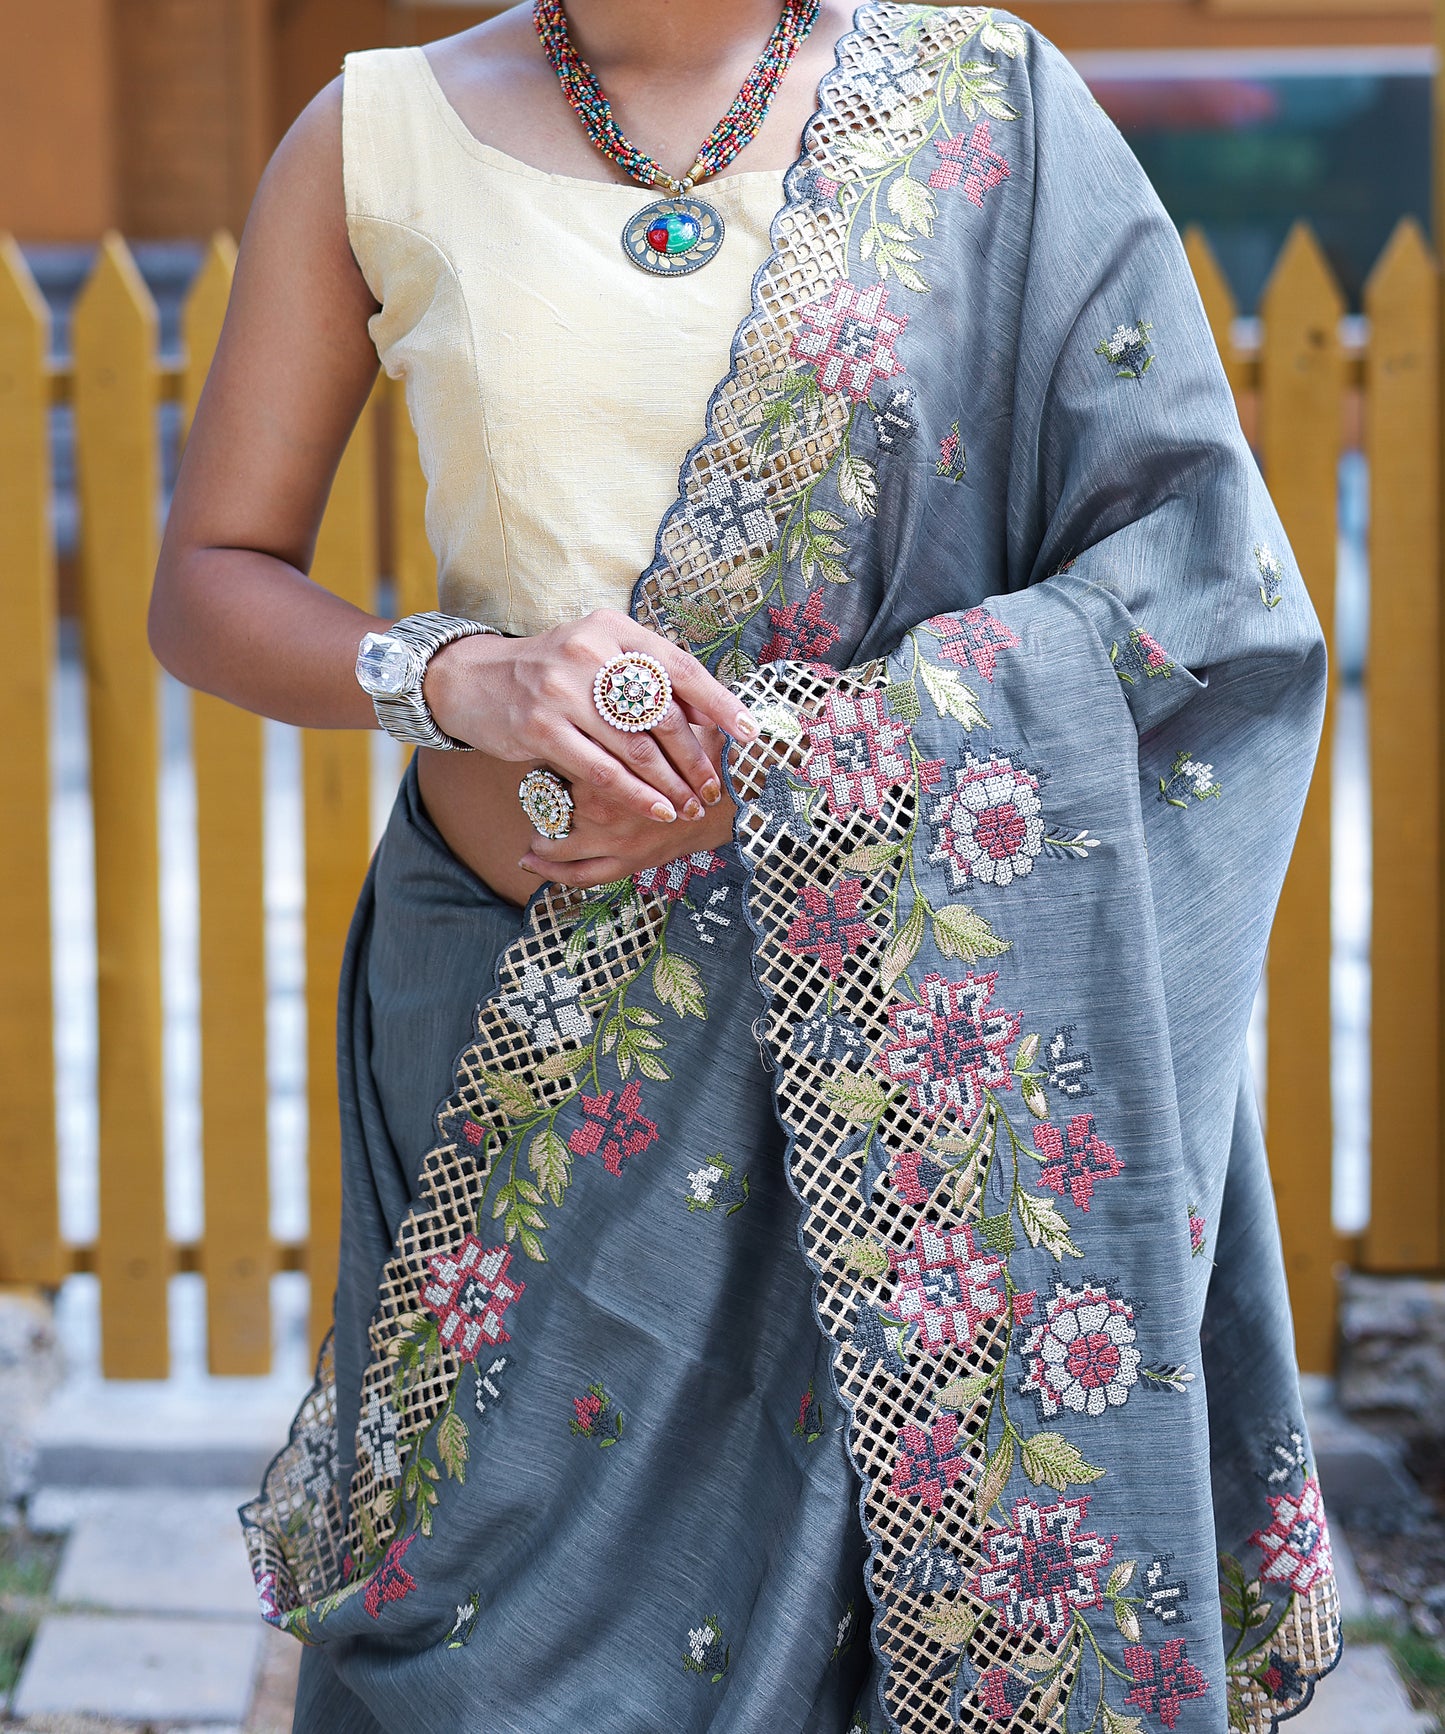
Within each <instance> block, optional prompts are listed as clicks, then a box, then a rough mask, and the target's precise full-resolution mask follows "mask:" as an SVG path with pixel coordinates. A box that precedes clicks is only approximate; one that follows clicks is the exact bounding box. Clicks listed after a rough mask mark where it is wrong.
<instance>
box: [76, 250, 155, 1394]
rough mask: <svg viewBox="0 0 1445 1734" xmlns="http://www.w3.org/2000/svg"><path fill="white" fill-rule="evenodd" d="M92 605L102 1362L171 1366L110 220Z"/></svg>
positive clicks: (88, 335)
mask: <svg viewBox="0 0 1445 1734" xmlns="http://www.w3.org/2000/svg"><path fill="white" fill-rule="evenodd" d="M73 330H74V350H75V437H76V463H77V470H78V475H79V482H80V525H81V609H82V631H83V635H84V641H85V667H86V678H87V684H86V691H87V699H88V704H89V712H90V777H91V792H92V798H93V802H94V813H95V928H96V954H97V958H96V975H97V986H98V995H97V997H98V1013H99V1042H100V1065H99V1077H98V1093H99V1105H100V1245H99V1249H98V1252H97V1258H96V1268H97V1271H98V1273H99V1276H100V1285H101V1314H100V1316H101V1364H102V1367H103V1369H104V1371H105V1373H106V1374H107V1376H109V1377H111V1378H130V1379H146V1378H153V1379H162V1378H164V1377H165V1376H166V1374H167V1373H168V1372H169V1371H170V1352H169V1340H168V1334H167V1321H166V1279H167V1277H168V1275H169V1272H170V1251H169V1247H168V1245H167V1239H166V1196H165V1119H164V1102H163V1090H162V1079H161V958H160V949H161V933H160V889H159V837H158V828H157V799H158V791H157V782H158V778H159V774H160V726H159V690H158V670H157V667H156V663H155V660H154V658H153V657H152V656H151V653H150V648H149V644H148V642H147V638H146V610H147V605H148V602H149V598H150V588H151V580H152V578H153V577H154V574H155V564H156V552H157V536H156V511H157V503H158V500H159V496H160V476H159V453H158V444H159V441H158V431H157V410H158V407H159V377H158V374H157V368H156V310H155V304H154V303H153V302H152V300H151V298H150V294H149V292H148V291H147V289H146V286H145V284H144V282H143V281H142V280H141V275H140V272H139V271H138V270H137V269H136V266H135V261H134V260H133V259H132V258H131V256H130V253H129V252H128V250H127V248H126V245H125V242H124V241H122V240H121V238H120V236H119V235H117V234H115V233H114V232H112V233H110V234H107V235H106V237H105V239H104V240H103V242H102V243H101V249H100V257H99V259H98V261H97V263H96V267H95V270H94V272H93V273H92V275H91V278H90V281H89V282H88V283H87V284H86V286H85V288H84V290H83V291H82V292H81V295H80V298H79V300H78V301H77V303H76V307H75V319H74V327H73Z"/></svg>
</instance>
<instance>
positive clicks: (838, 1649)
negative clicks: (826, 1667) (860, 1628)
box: [828, 1602, 854, 1662]
mask: <svg viewBox="0 0 1445 1734" xmlns="http://www.w3.org/2000/svg"><path fill="white" fill-rule="evenodd" d="M853 1625H854V1621H853V1604H852V1602H849V1603H848V1606H847V1607H846V1608H845V1609H844V1610H843V1613H842V1615H841V1616H840V1617H839V1620H838V1625H837V1629H836V1630H835V1631H834V1633H833V1654H832V1655H831V1656H829V1658H828V1660H829V1661H830V1662H836V1661H837V1660H838V1658H839V1656H841V1655H842V1654H843V1652H844V1650H846V1649H847V1648H848V1646H849V1645H850V1644H851V1643H852V1642H853Z"/></svg>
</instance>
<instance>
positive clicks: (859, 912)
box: [783, 874, 873, 979]
mask: <svg viewBox="0 0 1445 1734" xmlns="http://www.w3.org/2000/svg"><path fill="white" fill-rule="evenodd" d="M872 938H873V928H872V927H871V926H870V925H869V923H868V921H867V920H866V919H865V917H864V915H863V881H862V880H861V879H854V878H851V877H849V876H848V875H846V874H845V875H844V877H843V878H841V879H840V880H839V881H838V883H837V884H836V885H835V886H834V887H833V888H832V890H831V891H824V890H823V888H822V886H820V885H805V886H804V887H803V889H802V891H801V892H800V893H799V894H798V912H797V914H796V915H795V916H794V917H793V919H792V921H791V923H790V924H789V927H788V931H787V933H786V934H785V935H784V937H783V944H784V945H785V946H786V947H787V949H788V950H789V951H791V952H792V953H793V954H794V956H796V957H816V958H817V959H818V961H819V963H821V964H822V966H823V968H824V969H826V970H827V972H828V974H829V975H830V976H833V977H834V978H835V979H836V978H837V977H838V976H840V975H841V974H842V973H843V966H844V964H845V963H846V962H847V961H848V959H849V958H850V957H851V956H852V955H853V953H854V952H855V951H858V950H860V949H861V948H862V947H863V946H865V945H866V944H867V943H868V941H869V940H870V939H872Z"/></svg>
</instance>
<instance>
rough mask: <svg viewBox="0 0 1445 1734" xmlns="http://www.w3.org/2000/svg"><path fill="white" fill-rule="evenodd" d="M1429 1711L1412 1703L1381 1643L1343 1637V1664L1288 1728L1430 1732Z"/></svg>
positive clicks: (1337, 1733)
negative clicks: (1413, 1705) (1421, 1709)
mask: <svg viewBox="0 0 1445 1734" xmlns="http://www.w3.org/2000/svg"><path fill="white" fill-rule="evenodd" d="M1433 1727H1434V1722H1433V1720H1432V1718H1431V1717H1429V1716H1427V1715H1425V1714H1424V1713H1423V1712H1422V1711H1419V1710H1416V1709H1414V1708H1413V1707H1412V1705H1411V1703H1410V1700H1409V1697H1408V1696H1407V1695H1406V1692H1405V1688H1404V1686H1402V1685H1401V1683H1400V1676H1399V1675H1398V1674H1397V1673H1396V1672H1395V1665H1394V1663H1393V1662H1392V1661H1391V1660H1390V1653H1389V1651H1388V1650H1386V1649H1385V1647H1384V1645H1383V1644H1352V1643H1350V1642H1349V1641H1348V1640H1346V1643H1345V1653H1344V1656H1343V1657H1342V1659H1341V1661H1340V1665H1339V1667H1337V1668H1336V1669H1335V1671H1334V1672H1333V1673H1332V1674H1326V1675H1325V1677H1324V1679H1323V1680H1321V1681H1320V1682H1319V1684H1318V1685H1317V1686H1316V1687H1315V1695H1314V1697H1313V1698H1312V1699H1311V1700H1310V1702H1309V1704H1308V1705H1307V1706H1306V1708H1305V1709H1304V1710H1302V1711H1301V1712H1300V1714H1299V1715H1298V1716H1295V1717H1293V1718H1292V1719H1291V1720H1290V1721H1288V1722H1286V1723H1283V1724H1282V1728H1284V1729H1288V1731H1289V1734H1429V1730H1430V1729H1432V1728H1433Z"/></svg>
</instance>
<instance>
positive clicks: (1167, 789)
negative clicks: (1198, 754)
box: [1159, 747, 1224, 807]
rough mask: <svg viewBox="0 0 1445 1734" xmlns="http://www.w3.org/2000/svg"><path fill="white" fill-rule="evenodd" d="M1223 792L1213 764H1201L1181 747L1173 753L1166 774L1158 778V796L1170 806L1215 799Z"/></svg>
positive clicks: (1186, 805)
mask: <svg viewBox="0 0 1445 1734" xmlns="http://www.w3.org/2000/svg"><path fill="white" fill-rule="evenodd" d="M1223 793H1224V785H1223V784H1222V783H1218V782H1216V781H1215V779H1214V766H1213V765H1205V764H1201V763H1200V762H1199V760H1198V759H1195V758H1191V757H1190V755H1189V753H1188V752H1187V751H1185V750H1184V749H1183V748H1182V747H1181V748H1180V750H1179V751H1178V752H1177V753H1175V755H1174V763H1173V765H1172V766H1171V767H1170V770H1169V774H1168V776H1167V777H1160V779H1159V798H1160V800H1161V801H1167V802H1168V803H1169V805H1170V806H1171V807H1188V806H1189V805H1190V804H1191V802H1199V801H1209V800H1217V799H1218V797H1219V796H1220V795H1222V794H1223Z"/></svg>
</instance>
